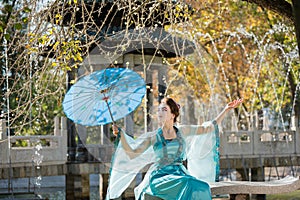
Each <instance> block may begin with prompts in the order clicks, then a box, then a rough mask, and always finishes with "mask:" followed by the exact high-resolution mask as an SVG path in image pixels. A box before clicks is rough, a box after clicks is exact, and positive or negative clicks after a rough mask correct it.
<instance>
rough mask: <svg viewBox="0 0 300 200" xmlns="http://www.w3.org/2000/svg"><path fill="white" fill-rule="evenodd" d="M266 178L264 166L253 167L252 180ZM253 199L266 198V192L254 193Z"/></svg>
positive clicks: (260, 199) (262, 199) (263, 199)
mask: <svg viewBox="0 0 300 200" xmlns="http://www.w3.org/2000/svg"><path fill="white" fill-rule="evenodd" d="M264 180H265V170H264V167H259V168H251V181H264ZM251 199H253V200H254V199H256V200H265V199H266V195H265V194H253V195H252V196H251Z"/></svg>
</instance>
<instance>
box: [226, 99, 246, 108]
mask: <svg viewBox="0 0 300 200" xmlns="http://www.w3.org/2000/svg"><path fill="white" fill-rule="evenodd" d="M243 101H244V99H236V100H234V101H232V102H230V103H229V104H228V106H229V107H231V108H236V107H238V106H239V105H240V104H241V103H242V102H243Z"/></svg>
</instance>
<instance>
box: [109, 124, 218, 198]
mask: <svg viewBox="0 0 300 200" xmlns="http://www.w3.org/2000/svg"><path fill="white" fill-rule="evenodd" d="M202 126H203V125H202ZM204 126H214V131H212V132H210V133H206V134H201V135H197V136H196V132H197V129H198V127H199V126H190V128H189V129H186V126H185V127H180V126H178V127H174V128H175V130H176V134H177V137H176V138H175V139H172V140H166V139H165V138H164V137H163V134H162V130H161V129H158V130H157V131H155V132H149V133H147V134H145V135H143V137H140V138H139V139H136V140H134V139H132V138H131V137H126V140H127V141H128V143H129V144H130V145H132V147H133V148H134V147H135V146H137V145H138V144H139V143H140V142H141V141H142V140H143V138H145V137H151V135H153V134H155V137H156V142H155V143H154V144H153V145H151V147H149V148H148V149H147V150H146V151H145V152H144V153H142V154H141V155H138V156H137V157H136V158H134V159H130V158H129V157H128V156H126V152H125V150H124V149H123V148H122V145H121V144H119V146H118V148H117V150H116V152H115V155H114V158H113V162H112V168H111V173H110V180H109V186H108V191H107V196H106V199H107V200H108V199H114V198H118V197H119V196H121V194H122V193H123V191H124V190H125V189H126V188H127V187H128V186H129V184H130V183H131V181H132V180H133V179H134V177H135V176H136V174H137V173H138V172H139V171H140V170H141V169H142V168H143V167H145V166H146V165H147V164H152V165H151V166H150V167H149V169H148V171H147V173H146V175H145V176H144V179H143V181H142V182H141V183H140V184H139V185H138V186H137V187H136V188H135V199H137V200H142V199H144V195H145V194H149V195H151V196H156V197H159V198H161V199H166V200H187V199H189V200H211V198H212V197H211V192H210V187H209V184H208V183H207V182H212V181H215V178H216V176H217V175H218V170H219V167H218V149H217V148H218V127H217V125H216V124H212V123H206V124H204ZM181 128H182V130H189V133H187V134H186V133H185V134H182V130H181ZM199 145H202V146H201V147H200V146H199ZM198 150H199V151H198ZM194 151H198V152H197V153H196V152H194ZM186 159H187V162H188V166H189V167H188V168H191V172H192V173H191V172H190V171H189V170H187V169H186V168H185V166H184V165H183V161H184V160H186ZM189 162H190V163H189ZM207 167H209V168H210V169H207ZM199 171H201V172H199ZM203 171H204V173H203Z"/></svg>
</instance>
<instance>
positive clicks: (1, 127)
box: [0, 119, 7, 140]
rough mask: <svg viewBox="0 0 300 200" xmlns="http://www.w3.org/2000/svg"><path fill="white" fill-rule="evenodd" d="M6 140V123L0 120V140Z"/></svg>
mask: <svg viewBox="0 0 300 200" xmlns="http://www.w3.org/2000/svg"><path fill="white" fill-rule="evenodd" d="M5 139H7V129H6V121H5V120H3V119H1V120H0V140H5Z"/></svg>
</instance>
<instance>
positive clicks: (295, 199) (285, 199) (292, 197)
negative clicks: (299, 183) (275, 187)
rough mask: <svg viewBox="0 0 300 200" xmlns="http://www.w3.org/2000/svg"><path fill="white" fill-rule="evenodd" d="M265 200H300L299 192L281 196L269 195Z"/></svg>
mask: <svg viewBox="0 0 300 200" xmlns="http://www.w3.org/2000/svg"><path fill="white" fill-rule="evenodd" d="M266 200H300V190H296V191H294V192H289V193H282V194H269V195H267V196H266Z"/></svg>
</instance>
